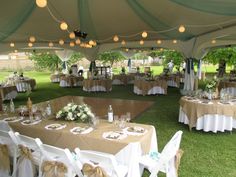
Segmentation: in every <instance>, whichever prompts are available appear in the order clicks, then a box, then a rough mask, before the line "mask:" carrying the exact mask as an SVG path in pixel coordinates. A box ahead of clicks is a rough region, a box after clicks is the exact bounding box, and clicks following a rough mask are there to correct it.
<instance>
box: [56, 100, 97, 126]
mask: <svg viewBox="0 0 236 177" xmlns="http://www.w3.org/2000/svg"><path fill="white" fill-rule="evenodd" d="M56 118H57V119H64V120H68V121H78V122H80V121H81V122H86V123H88V122H89V121H90V120H91V119H92V118H94V114H93V113H92V111H91V109H90V108H89V107H88V105H86V104H82V105H76V104H75V103H68V104H67V105H66V106H65V107H64V108H62V109H61V110H60V111H59V112H58V113H57V115H56Z"/></svg>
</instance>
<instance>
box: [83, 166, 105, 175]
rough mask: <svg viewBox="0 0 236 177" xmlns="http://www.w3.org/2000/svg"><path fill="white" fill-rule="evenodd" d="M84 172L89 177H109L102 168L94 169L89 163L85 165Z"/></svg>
mask: <svg viewBox="0 0 236 177" xmlns="http://www.w3.org/2000/svg"><path fill="white" fill-rule="evenodd" d="M82 171H83V172H84V174H85V175H87V176H88V177H108V176H107V174H106V172H105V171H104V170H103V169H102V168H101V167H99V166H96V167H94V166H92V165H90V164H88V163H85V164H84V165H83V168H82Z"/></svg>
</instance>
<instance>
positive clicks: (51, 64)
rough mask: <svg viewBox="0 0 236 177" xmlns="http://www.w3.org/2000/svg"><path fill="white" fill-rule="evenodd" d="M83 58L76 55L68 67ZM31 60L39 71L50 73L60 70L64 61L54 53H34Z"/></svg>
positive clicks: (78, 54)
mask: <svg viewBox="0 0 236 177" xmlns="http://www.w3.org/2000/svg"><path fill="white" fill-rule="evenodd" d="M82 57H83V55H82V54H80V53H74V54H73V55H72V56H71V58H70V60H69V61H68V62H67V64H68V65H71V64H74V63H75V62H76V61H78V60H80V59H81V58H82ZM30 59H31V60H33V61H34V62H35V66H36V68H37V69H39V70H45V69H48V70H50V71H55V70H60V69H61V66H62V61H61V60H60V58H59V57H58V56H57V55H56V54H52V53H32V55H31V56H30Z"/></svg>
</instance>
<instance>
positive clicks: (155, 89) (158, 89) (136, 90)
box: [134, 86, 165, 95]
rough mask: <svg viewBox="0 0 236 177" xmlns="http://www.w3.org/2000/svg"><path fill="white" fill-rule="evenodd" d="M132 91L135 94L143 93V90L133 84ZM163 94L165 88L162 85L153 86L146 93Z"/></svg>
mask: <svg viewBox="0 0 236 177" xmlns="http://www.w3.org/2000/svg"><path fill="white" fill-rule="evenodd" d="M134 93H135V94H137V95H143V91H142V90H140V89H139V88H138V87H136V86H134ZM156 94H165V90H164V89H163V88H162V87H153V88H152V89H150V90H149V91H148V93H147V95H156Z"/></svg>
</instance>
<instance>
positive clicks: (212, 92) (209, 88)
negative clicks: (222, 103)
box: [205, 76, 218, 99]
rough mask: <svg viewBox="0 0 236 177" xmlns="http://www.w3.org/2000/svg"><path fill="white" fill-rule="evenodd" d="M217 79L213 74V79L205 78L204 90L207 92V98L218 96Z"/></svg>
mask: <svg viewBox="0 0 236 177" xmlns="http://www.w3.org/2000/svg"><path fill="white" fill-rule="evenodd" d="M217 86H218V79H217V77H216V76H214V78H213V79H211V80H207V81H206V85H205V91H206V93H207V97H208V99H215V98H218V88H217Z"/></svg>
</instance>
